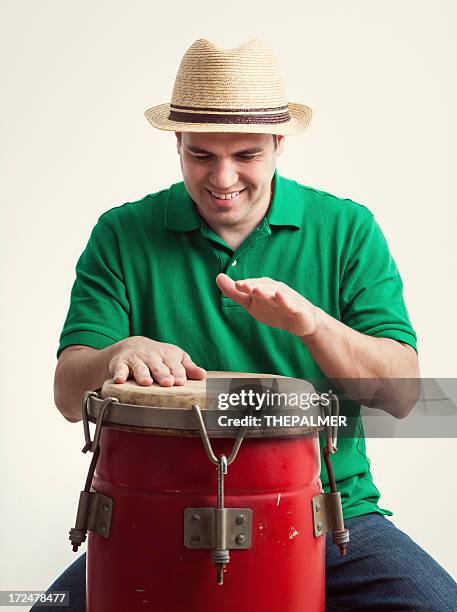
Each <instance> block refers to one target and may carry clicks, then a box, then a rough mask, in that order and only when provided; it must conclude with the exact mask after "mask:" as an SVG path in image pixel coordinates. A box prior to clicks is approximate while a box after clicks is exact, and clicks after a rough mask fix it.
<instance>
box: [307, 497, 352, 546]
mask: <svg viewBox="0 0 457 612" xmlns="http://www.w3.org/2000/svg"><path fill="white" fill-rule="evenodd" d="M312 503H313V523H314V535H315V536H316V537H319V536H321V535H324V534H325V533H327V532H329V531H338V530H340V529H341V528H343V529H344V525H343V510H342V507H341V493H321V494H320V495H316V497H313V499H312Z"/></svg>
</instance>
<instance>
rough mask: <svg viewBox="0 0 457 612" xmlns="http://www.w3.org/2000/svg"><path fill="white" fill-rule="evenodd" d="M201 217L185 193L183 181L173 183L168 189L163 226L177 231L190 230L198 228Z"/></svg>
mask: <svg viewBox="0 0 457 612" xmlns="http://www.w3.org/2000/svg"><path fill="white" fill-rule="evenodd" d="M201 222H202V218H201V217H200V215H199V214H198V211H197V207H196V205H195V203H194V201H193V200H192V198H191V197H190V195H189V194H188V193H187V189H186V186H185V185H184V181H181V182H180V183H175V184H174V185H172V186H171V187H170V189H169V190H168V199H167V203H166V212H165V227H167V228H168V229H171V230H175V231H177V232H191V231H192V230H196V229H199V228H200V226H201Z"/></svg>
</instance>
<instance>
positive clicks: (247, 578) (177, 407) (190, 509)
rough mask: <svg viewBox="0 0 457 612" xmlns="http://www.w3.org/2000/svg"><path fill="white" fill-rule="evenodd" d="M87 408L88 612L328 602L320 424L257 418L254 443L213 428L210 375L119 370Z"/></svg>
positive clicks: (314, 608) (318, 606)
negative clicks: (92, 430) (127, 374)
mask: <svg viewBox="0 0 457 612" xmlns="http://www.w3.org/2000/svg"><path fill="white" fill-rule="evenodd" d="M209 375H210V376H214V377H218V378H219V377H231V378H236V379H238V378H241V377H249V378H251V379H253V378H255V379H262V378H264V377H269V378H271V376H270V375H261V374H244V373H234V372H230V373H221V372H212V373H210V374H209ZM303 382H304V381H303ZM307 384H308V383H307ZM309 387H310V388H311V389H312V386H311V385H309ZM110 398H111V399H110ZM195 407H198V408H195ZM85 410H86V418H87V417H88V418H89V420H92V421H97V419H98V422H97V427H96V434H95V437H96V438H97V439H96V440H94V443H92V450H94V444H95V445H96V446H97V451H96V454H97V457H95V455H94V459H93V465H95V462H96V469H95V473H94V474H93V478H92V475H90V477H88V483H89V481H91V488H90V491H91V492H90V493H89V492H88V491H86V493H85V494H84V493H83V494H82V495H83V496H84V495H85V498H84V500H82V501H81V504H83V505H84V506H85V508H84V510H83V509H81V507H80V509H79V511H78V521H79V526H80V527H81V525H82V522H84V521H83V519H82V515H83V514H84V512H85V514H86V520H85V523H86V525H85V526H86V528H88V529H90V533H89V537H88V548H87V611H88V612H137V611H140V610H141V611H144V610H154V612H178V611H179V612H180V611H182V610H188V611H195V612H206V611H208V612H210V611H211V612H215V611H217V612H229V611H230V612H233V610H236V611H237V612H248V611H249V612H252V611H253V610H262V612H305V611H307V612H320V611H323V610H324V607H325V601H324V599H325V537H321V536H322V535H323V533H322V534H321V533H319V530H321V531H322V527H321V525H318V527H316V520H315V516H316V506H317V511H319V505H318V504H316V502H315V500H316V499H319V496H320V494H321V493H322V487H321V482H320V479H319V474H320V452H319V438H318V435H317V431H318V428H316V427H295V428H294V427H293V428H283V427H274V426H273V427H269V428H268V431H267V432H266V431H265V430H262V431H259V430H258V428H257V429H255V428H252V429H249V428H248V429H247V430H246V428H245V430H244V435H243V434H241V435H242V443H241V445H240V428H239V427H238V428H236V427H235V428H233V427H232V428H231V429H230V428H224V430H223V431H222V428H218V430H217V431H215V430H214V428H213V429H211V427H210V426H208V425H206V427H205V421H207V416H208V414H206V411H207V410H208V409H207V408H206V381H188V382H187V383H186V385H184V386H175V387H160V386H158V385H156V384H154V385H153V386H152V387H141V386H139V385H137V384H136V383H135V382H134V381H127V383H125V384H122V385H118V384H114V383H112V381H107V382H106V383H105V384H104V386H103V388H102V390H101V392H100V393H91V394H87V397H86V407H85ZM102 411H103V412H104V414H101V412H102ZM199 419H200V420H199ZM202 427H203V430H202ZM85 428H86V433H87V432H88V423H87V420H86V422H85ZM206 434H207V436H208V437H207V438H206ZM237 436H238V446H239V450H238V452H237V454H236V457H235V458H234V459H233V453H232V450H233V447H234V444H235V445H236V444H237V441H236V440H237ZM205 438H206V440H205ZM86 439H87V436H86ZM202 442H203V443H202ZM87 446H89V445H87ZM86 450H87V448H86ZM211 456H212V457H213V459H214V458H216V460H217V461H211ZM231 457H232V460H230V458H231ZM223 458H225V459H223ZM227 459H228V461H227ZM216 462H217V465H216ZM213 464H214V465H213ZM86 488H87V490H89V485H88V484H87V483H86ZM89 496H90V497H89ZM313 500H314V506H313ZM87 517H89V518H87ZM78 521H77V526H78ZM316 530H317V531H316ZM72 531H74V530H72ZM316 534H317V535H316ZM73 535H74V534H73ZM75 537H76V536H75ZM82 539H84V538H82ZM224 568H225V570H224Z"/></svg>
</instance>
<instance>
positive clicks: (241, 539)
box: [184, 508, 252, 550]
mask: <svg viewBox="0 0 457 612" xmlns="http://www.w3.org/2000/svg"><path fill="white" fill-rule="evenodd" d="M217 510H218V509H217V508H186V509H185V510H184V546H186V547H187V548H214V547H215V546H216V511H217ZM223 513H224V526H225V529H226V538H227V539H226V542H227V549H229V550H246V549H248V548H251V534H252V509H251V508H224V509H223Z"/></svg>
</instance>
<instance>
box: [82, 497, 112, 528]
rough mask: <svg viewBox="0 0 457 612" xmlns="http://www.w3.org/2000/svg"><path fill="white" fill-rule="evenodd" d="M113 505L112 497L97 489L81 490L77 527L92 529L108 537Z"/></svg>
mask: <svg viewBox="0 0 457 612" xmlns="http://www.w3.org/2000/svg"><path fill="white" fill-rule="evenodd" d="M113 505H114V504H113V500H112V499H111V497H107V496H106V495H102V494H101V493H96V492H95V491H92V492H90V493H88V492H87V491H81V495H80V496H79V505H78V514H77V517H76V527H75V529H77V530H90V531H93V532H94V533H97V534H98V535H100V536H103V537H104V538H107V537H108V536H109V532H110V528H111V517H112V514H113Z"/></svg>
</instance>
